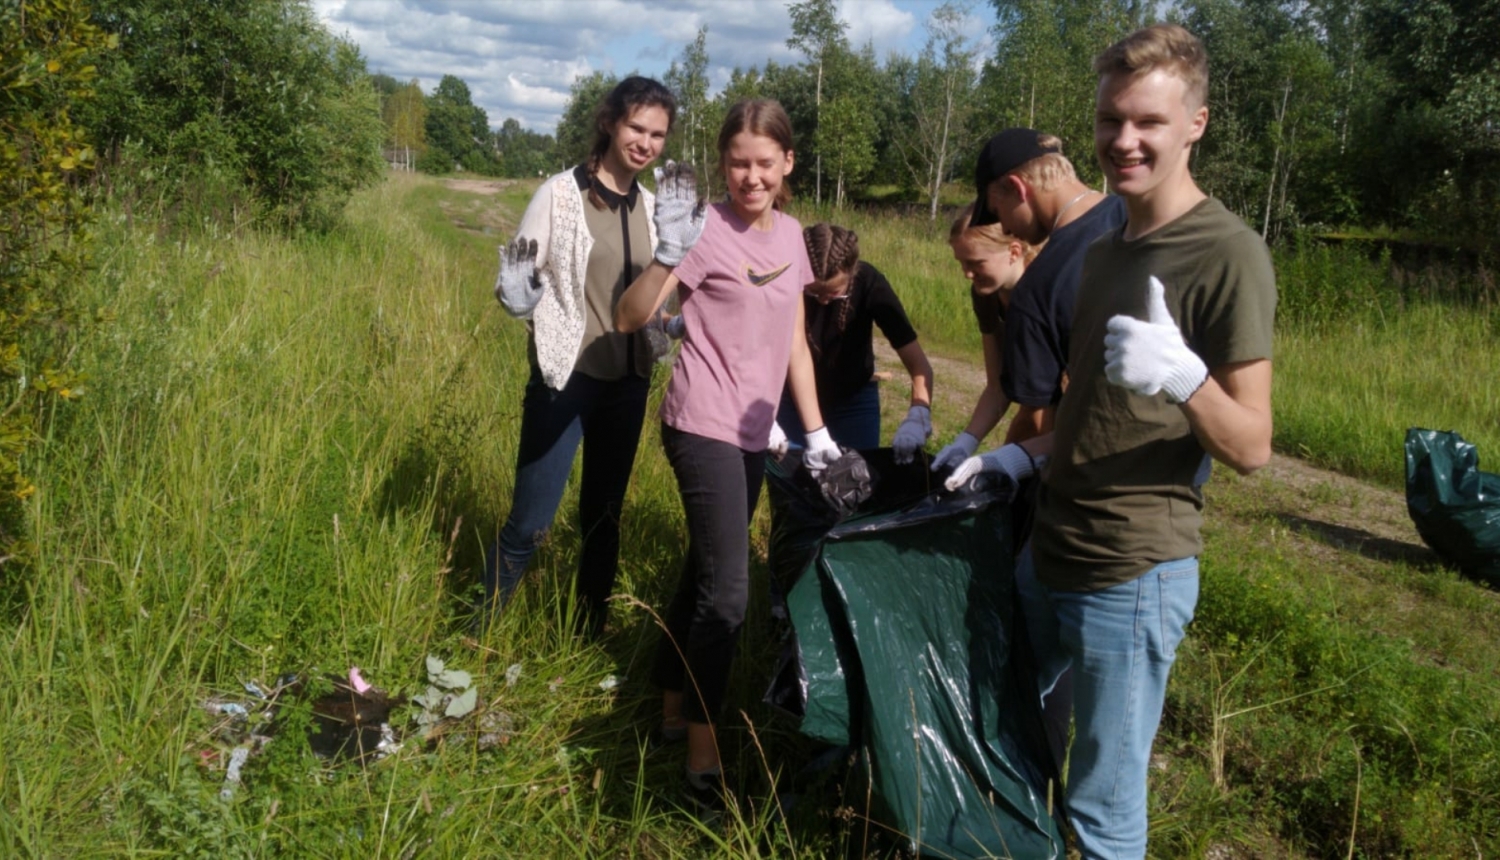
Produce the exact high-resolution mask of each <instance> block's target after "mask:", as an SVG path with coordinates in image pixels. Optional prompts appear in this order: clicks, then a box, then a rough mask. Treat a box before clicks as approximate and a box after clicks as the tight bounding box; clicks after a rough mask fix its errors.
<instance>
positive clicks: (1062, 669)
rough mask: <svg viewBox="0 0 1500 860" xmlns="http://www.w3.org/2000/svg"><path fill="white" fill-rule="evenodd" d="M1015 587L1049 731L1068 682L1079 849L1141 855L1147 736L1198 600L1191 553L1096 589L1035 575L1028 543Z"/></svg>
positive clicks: (1073, 817)
mask: <svg viewBox="0 0 1500 860" xmlns="http://www.w3.org/2000/svg"><path fill="white" fill-rule="evenodd" d="M1016 586H1017V588H1018V590H1019V592H1020V595H1021V605H1022V610H1023V611H1024V613H1025V617H1026V627H1027V632H1028V634H1029V638H1030V639H1031V644H1032V649H1033V651H1034V652H1035V654H1036V659H1037V666H1038V672H1039V675H1040V677H1039V679H1038V685H1039V692H1040V693H1041V695H1042V696H1043V710H1044V715H1045V716H1046V718H1047V721H1048V723H1049V726H1048V729H1049V734H1054V733H1055V732H1056V731H1057V730H1058V727H1059V726H1061V727H1062V728H1063V730H1064V731H1065V729H1066V725H1067V722H1066V720H1067V713H1066V708H1067V702H1068V698H1069V696H1068V692H1069V691H1068V690H1067V689H1064V687H1066V686H1068V684H1069V681H1071V699H1072V712H1073V719H1074V732H1075V734H1074V739H1073V748H1072V751H1071V758H1070V759H1069V763H1068V775H1067V785H1066V790H1065V794H1064V798H1065V802H1066V805H1067V811H1068V817H1069V819H1070V821H1071V822H1072V824H1073V829H1074V832H1075V834H1076V835H1077V837H1078V847H1079V850H1080V852H1081V853H1082V855H1083V856H1084V857H1085V858H1140V857H1145V856H1146V823H1147V821H1146V777H1147V770H1148V767H1149V765H1150V758H1151V743H1152V741H1153V739H1154V738H1155V737H1156V729H1157V727H1158V726H1159V725H1160V723H1161V711H1162V704H1163V702H1164V701H1165V699H1166V694H1167V675H1168V674H1169V672H1170V671H1171V669H1172V662H1173V661H1174V660H1175V659H1176V658H1177V646H1178V645H1179V644H1180V643H1181V642H1182V637H1183V629H1184V628H1185V627H1186V626H1187V624H1188V622H1190V621H1192V620H1193V611H1194V609H1195V608H1196V607H1197V604H1198V560H1197V559H1196V558H1183V559H1177V560H1175V561H1168V562H1164V563H1162V564H1159V565H1157V566H1156V567H1154V568H1152V569H1151V570H1149V571H1147V572H1146V573H1145V574H1144V575H1142V576H1141V577H1139V578H1138V579H1134V580H1132V581H1130V582H1127V583H1123V584H1121V585H1116V586H1112V587H1110V588H1106V589H1103V590H1101V591H1054V590H1052V589H1049V588H1047V587H1046V586H1044V585H1042V584H1041V583H1040V582H1038V581H1037V578H1036V569H1035V565H1034V563H1033V560H1032V556H1031V547H1030V546H1029V545H1028V546H1026V547H1025V548H1023V549H1022V550H1021V555H1020V557H1019V558H1018V559H1017V560H1016ZM1058 710H1063V713H1062V714H1060V715H1059V714H1058V713H1057V711H1058ZM1063 736H1064V737H1066V735H1065V734H1064V735H1063ZM1054 737H1055V734H1054Z"/></svg>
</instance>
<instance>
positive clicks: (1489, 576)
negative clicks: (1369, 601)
mask: <svg viewBox="0 0 1500 860" xmlns="http://www.w3.org/2000/svg"><path fill="white" fill-rule="evenodd" d="M1406 509H1407V511H1408V512H1409V513H1410V514H1411V519H1412V522H1413V523H1415V524H1416V526H1417V533H1418V534H1420V535H1421V536H1422V540H1423V541H1425V542H1426V544H1427V545H1428V546H1430V547H1432V550H1433V551H1434V552H1436V553H1437V554H1438V555H1439V556H1440V557H1441V558H1442V559H1443V560H1444V561H1446V562H1448V563H1449V564H1452V565H1454V566H1455V567H1457V568H1458V569H1459V570H1461V571H1462V572H1463V573H1464V575H1466V576H1469V577H1472V578H1474V579H1478V580H1481V581H1483V582H1487V583H1489V584H1490V585H1491V586H1493V587H1500V475H1496V474H1493V473H1490V472H1481V471H1479V452H1478V451H1477V450H1476V449H1475V448H1474V446H1473V445H1472V444H1470V443H1469V442H1466V441H1464V438H1463V437H1462V436H1460V435H1458V434H1457V433H1454V432H1452V431H1449V432H1443V431H1440V430H1423V429H1421V428H1418V427H1413V428H1411V429H1409V430H1407V431H1406Z"/></svg>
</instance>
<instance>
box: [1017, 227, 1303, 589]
mask: <svg viewBox="0 0 1500 860" xmlns="http://www.w3.org/2000/svg"><path fill="white" fill-rule="evenodd" d="M1151 275H1155V276H1156V277H1157V278H1159V279H1161V282H1162V284H1163V285H1164V286H1165V287H1166V304H1167V308H1168V309H1169V310H1170V311H1171V313H1172V318H1173V319H1175V320H1176V321H1177V325H1178V327H1179V328H1181V329H1182V333H1183V337H1184V338H1185V340H1186V341H1187V344H1188V346H1189V347H1191V348H1192V350H1193V351H1194V352H1195V353H1197V354H1198V357H1199V358H1202V359H1203V362H1204V364H1206V365H1207V366H1208V368H1209V370H1210V371H1212V370H1213V369H1215V368H1217V367H1220V366H1222V365H1225V364H1231V363H1236V362H1244V361H1253V360H1256V359H1269V358H1270V357H1271V334H1272V332H1271V329H1272V324H1273V322H1274V318H1275V313H1276V276H1275V273H1274V272H1273V271H1272V268H1271V257H1270V253H1269V252H1268V251H1267V250H1266V245H1265V243H1264V242H1262V241H1261V239H1260V237H1259V236H1258V235H1256V234H1255V233H1254V232H1253V231H1252V230H1251V229H1250V228H1249V227H1247V226H1246V225H1245V223H1244V222H1243V221H1241V220H1240V219H1239V218H1238V217H1237V216H1235V215H1234V214H1233V213H1231V212H1230V211H1229V210H1228V209H1225V208H1224V205H1223V204H1222V203H1220V202H1219V201H1218V200H1215V199H1213V198H1208V199H1206V200H1204V201H1202V202H1201V203H1199V204H1198V205H1197V206H1195V207H1193V208H1192V209H1191V210H1189V211H1188V212H1187V213H1185V214H1184V215H1182V216H1181V217H1180V218H1178V219H1177V220H1175V221H1173V222H1171V223H1169V224H1167V225H1166V226H1164V227H1162V228H1160V229H1158V230H1155V231H1153V232H1152V233H1150V234H1148V235H1146V236H1143V237H1141V238H1139V239H1136V240H1134V241H1126V240H1125V239H1124V233H1123V230H1122V229H1117V230H1113V231H1111V232H1110V233H1108V234H1106V235H1104V236H1101V237H1100V238H1099V239H1098V240H1097V241H1095V242H1094V243H1093V244H1092V245H1090V246H1089V249H1088V255H1087V257H1085V260H1084V265H1083V278H1082V281H1081V282H1080V284H1079V287H1078V304H1077V308H1076V311H1075V314H1074V321H1073V340H1072V343H1071V345H1070V350H1069V355H1068V377H1069V387H1068V390H1067V393H1066V394H1064V395H1063V398H1062V401H1061V403H1060V404H1059V405H1058V412H1057V420H1056V427H1057V435H1056V437H1055V440H1054V447H1053V452H1052V459H1051V463H1050V465H1049V466H1048V470H1047V474H1046V475H1045V478H1044V481H1043V484H1042V492H1041V495H1040V499H1039V501H1038V507H1037V514H1036V524H1035V526H1034V531H1033V533H1032V552H1033V553H1034V557H1035V560H1036V571H1037V577H1038V579H1040V580H1041V581H1042V582H1043V583H1044V584H1045V585H1047V586H1048V587H1049V588H1053V589H1057V590H1062V591H1094V590H1098V589H1102V588H1108V587H1110V586H1113V585H1118V584H1120V583H1123V582H1128V581H1130V580H1131V579H1134V578H1136V577H1138V576H1141V575H1142V574H1144V573H1146V572H1147V571H1148V570H1150V569H1151V568H1152V567H1155V566H1156V565H1158V564H1160V563H1162V562H1165V561H1171V560H1173V559H1179V558H1187V557H1189V556H1196V555H1198V554H1199V553H1200V552H1201V550H1202V543H1201V540H1200V537H1199V533H1198V532H1199V528H1200V526H1201V525H1202V519H1203V517H1202V512H1203V493H1202V485H1203V482H1204V481H1206V480H1207V479H1208V472H1209V465H1210V463H1209V459H1208V455H1207V454H1206V453H1205V452H1204V450H1203V447H1202V446H1201V445H1199V444H1198V440H1197V438H1196V437H1195V436H1194V435H1193V432H1192V429H1191V428H1190V427H1189V425H1188V420H1187V417H1186V416H1185V415H1184V414H1183V412H1182V409H1181V408H1180V407H1178V406H1174V405H1172V404H1171V403H1168V402H1167V399H1166V395H1165V394H1157V395H1155V396H1153V397H1145V396H1142V395H1139V394H1135V393H1133V392H1131V391H1128V390H1127V389H1124V388H1121V387H1119V386H1116V385H1112V384H1110V382H1109V381H1108V380H1107V379H1106V378H1105V375H1104V335H1105V327H1106V324H1107V323H1108V321H1109V318H1110V317H1112V316H1114V315H1116V314H1128V315H1130V316H1134V317H1136V318H1138V319H1145V318H1146V290H1147V279H1148V278H1149V277H1150V276H1151Z"/></svg>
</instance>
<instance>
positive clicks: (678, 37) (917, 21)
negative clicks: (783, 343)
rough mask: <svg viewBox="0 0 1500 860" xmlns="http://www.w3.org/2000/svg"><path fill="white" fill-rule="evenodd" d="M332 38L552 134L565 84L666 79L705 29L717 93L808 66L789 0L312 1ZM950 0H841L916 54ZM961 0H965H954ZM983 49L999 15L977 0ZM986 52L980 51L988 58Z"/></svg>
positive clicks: (871, 29) (873, 32)
mask: <svg viewBox="0 0 1500 860" xmlns="http://www.w3.org/2000/svg"><path fill="white" fill-rule="evenodd" d="M312 2H313V7H314V8H315V9H316V10H317V12H318V15H319V17H320V18H321V19H322V20H323V22H324V23H325V24H326V25H327V26H328V29H329V30H331V31H332V32H333V33H335V34H338V35H341V36H345V37H347V38H349V39H351V40H352V41H353V42H354V43H355V44H357V45H359V47H360V50H361V51H362V52H363V53H364V55H365V59H366V60H367V62H368V64H369V68H370V71H372V72H383V73H385V74H387V75H390V76H392V77H394V78H396V79H398V80H403V81H405V80H412V79H416V80H417V81H418V82H420V84H421V85H422V89H423V90H424V91H426V92H431V91H432V88H433V87H434V86H436V85H437V82H438V81H439V80H440V79H441V78H442V77H443V75H449V74H451V75H456V76H457V77H460V78H462V79H463V80H464V82H465V83H467V84H468V85H469V89H470V92H471V93H472V94H473V97H474V103H475V104H477V105H479V106H480V107H482V108H484V109H485V112H486V113H488V114H489V119H490V124H491V125H492V126H495V127H499V125H500V123H501V122H503V121H504V120H505V119H506V118H507V117H515V118H516V119H518V120H520V121H521V124H522V125H525V126H527V127H528V128H532V129H535V130H537V131H544V132H551V131H552V130H553V129H554V128H555V127H556V125H557V118H558V116H559V115H560V114H561V113H562V109H563V105H564V104H565V103H566V101H567V97H568V87H569V85H570V84H571V83H572V82H573V80H574V79H576V78H577V77H578V76H580V75H586V74H588V73H590V72H593V71H596V70H603V71H606V72H613V73H615V74H617V75H625V74H628V73H629V72H632V71H638V72H640V73H642V74H646V75H651V76H653V77H660V76H661V75H662V74H664V73H665V72H666V70H667V68H668V66H670V65H671V62H672V60H673V59H674V58H677V57H679V56H681V54H682V50H683V48H684V47H686V46H687V45H688V44H689V43H690V42H691V41H692V40H693V39H694V37H696V35H697V32H698V27H699V26H700V25H705V24H706V25H707V26H708V56H709V63H710V71H709V74H710V81H711V87H712V89H713V90H715V91H717V89H718V88H719V87H722V86H723V84H724V82H726V81H727V80H728V79H729V72H730V70H731V69H733V68H735V67H736V66H738V67H740V68H747V67H749V66H752V65H755V66H759V65H763V64H764V63H765V61H766V60H767V59H774V60H776V61H777V62H800V60H801V57H800V55H798V54H795V53H794V52H792V51H791V50H790V49H788V48H787V47H786V39H787V37H788V36H790V35H791V23H790V18H789V17H788V15H787V12H786V6H787V2H788V0H312ZM941 4H942V0H838V6H839V12H840V16H841V17H842V18H843V19H844V21H846V22H847V23H848V24H849V30H848V33H849V38H850V41H851V42H852V43H853V44H854V45H856V46H862V45H864V44H865V43H866V42H870V43H873V44H874V46H875V50H876V53H877V55H878V56H880V57H882V58H884V57H885V55H886V54H887V53H889V52H890V51H900V52H903V53H907V54H916V53H917V52H919V51H920V50H921V49H922V45H923V44H924V43H925V42H926V39H927V32H926V30H925V28H924V24H925V22H926V21H927V19H928V16H929V15H930V14H931V13H932V11H933V10H934V9H936V8H937V7H938V6H939V5H941ZM954 4H955V5H958V6H963V5H965V3H964V0H954ZM967 5H968V6H969V7H970V8H969V14H970V16H971V17H972V18H973V21H974V26H973V27H972V28H971V30H970V32H972V33H973V34H974V38H975V40H976V41H977V42H980V43H981V44H987V43H988V40H989V38H990V34H989V26H990V24H991V23H993V20H994V13H993V11H992V10H991V8H990V6H989V4H988V2H986V0H968V3H967ZM985 53H988V50H987V49H984V50H982V52H981V55H983V54H985Z"/></svg>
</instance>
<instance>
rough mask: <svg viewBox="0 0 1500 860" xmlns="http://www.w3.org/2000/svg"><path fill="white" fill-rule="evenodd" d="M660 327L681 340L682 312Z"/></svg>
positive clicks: (773, 435) (772, 436)
mask: <svg viewBox="0 0 1500 860" xmlns="http://www.w3.org/2000/svg"><path fill="white" fill-rule="evenodd" d="M662 328H663V329H666V332H667V336H668V337H670V338H672V339H673V340H682V336H683V335H685V334H687V322H686V321H684V320H683V318H682V314H678V315H677V316H675V317H671V318H669V319H668V320H667V321H666V322H664V323H662ZM771 438H773V439H774V438H776V434H775V431H772V434H771ZM781 438H782V439H785V438H786V435H785V434H782V437H781Z"/></svg>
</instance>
